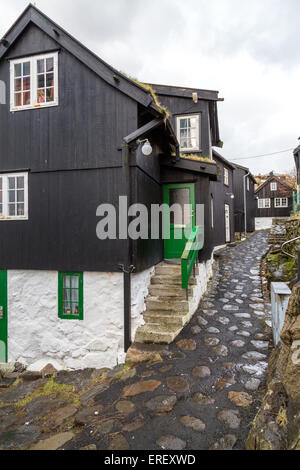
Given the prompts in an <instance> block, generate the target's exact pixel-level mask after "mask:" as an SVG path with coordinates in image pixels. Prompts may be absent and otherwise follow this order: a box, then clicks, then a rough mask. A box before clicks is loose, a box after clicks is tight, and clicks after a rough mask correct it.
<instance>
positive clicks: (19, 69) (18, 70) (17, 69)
mask: <svg viewBox="0 0 300 470" xmlns="http://www.w3.org/2000/svg"><path fill="white" fill-rule="evenodd" d="M21 75H22V67H21V64H15V77H21Z"/></svg>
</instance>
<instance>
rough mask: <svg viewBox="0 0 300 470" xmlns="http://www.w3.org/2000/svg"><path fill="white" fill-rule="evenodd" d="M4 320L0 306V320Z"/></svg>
mask: <svg viewBox="0 0 300 470" xmlns="http://www.w3.org/2000/svg"><path fill="white" fill-rule="evenodd" d="M3 318H4V311H3V307H2V306H0V320H3Z"/></svg>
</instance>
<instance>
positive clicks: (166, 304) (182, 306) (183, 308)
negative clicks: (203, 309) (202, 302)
mask: <svg viewBox="0 0 300 470" xmlns="http://www.w3.org/2000/svg"><path fill="white" fill-rule="evenodd" d="M175 299H176V298H175ZM175 299H174V298H172V297H165V298H163V299H161V298H159V297H148V298H147V300H146V307H147V310H168V311H170V312H174V311H175V312H188V311H189V302H188V301H187V300H177V299H176V300H175Z"/></svg>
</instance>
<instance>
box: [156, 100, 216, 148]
mask: <svg viewBox="0 0 300 470" xmlns="http://www.w3.org/2000/svg"><path fill="white" fill-rule="evenodd" d="M159 100H160V102H161V103H162V104H163V105H164V106H166V107H167V108H168V110H169V111H170V113H171V118H170V120H171V122H172V125H173V128H174V129H175V132H177V130H176V117H177V116H178V115H183V114H200V116H201V117H200V119H201V131H200V147H201V152H197V153H199V154H201V155H202V156H204V157H209V156H210V150H211V149H210V138H209V132H210V131H209V127H210V123H209V103H208V101H204V100H199V101H198V103H194V102H193V100H192V93H191V97H190V98H181V97H178V96H176V97H175V96H165V95H159Z"/></svg>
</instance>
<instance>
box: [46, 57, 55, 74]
mask: <svg viewBox="0 0 300 470" xmlns="http://www.w3.org/2000/svg"><path fill="white" fill-rule="evenodd" d="M53 70H54V60H53V58H50V59H47V61H46V71H47V72H53Z"/></svg>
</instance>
